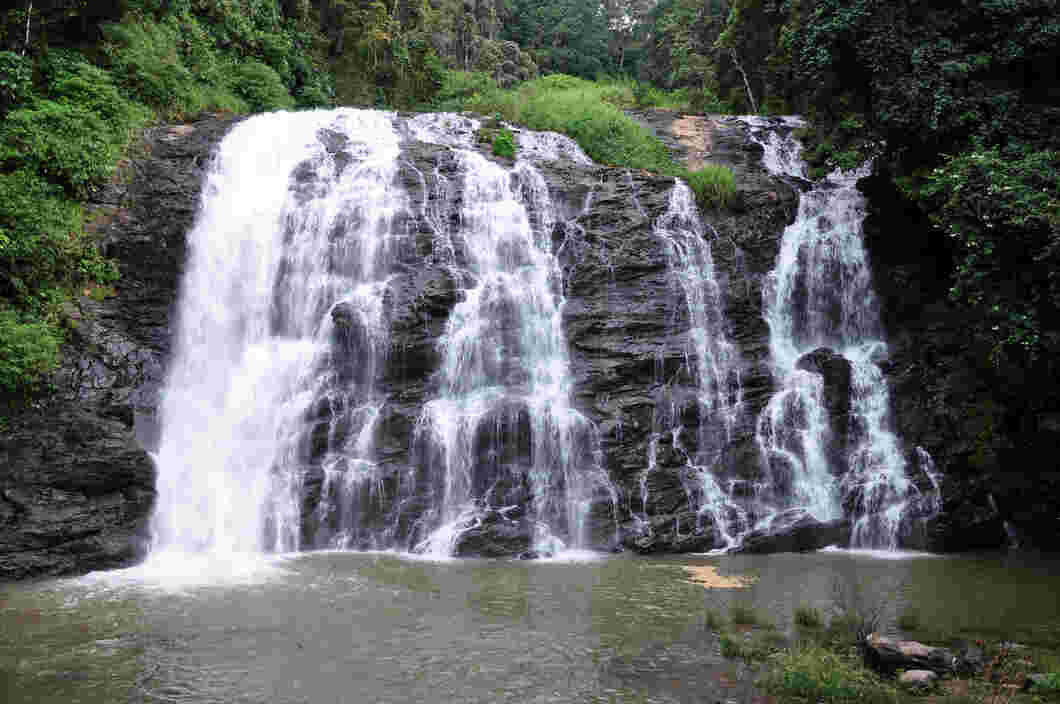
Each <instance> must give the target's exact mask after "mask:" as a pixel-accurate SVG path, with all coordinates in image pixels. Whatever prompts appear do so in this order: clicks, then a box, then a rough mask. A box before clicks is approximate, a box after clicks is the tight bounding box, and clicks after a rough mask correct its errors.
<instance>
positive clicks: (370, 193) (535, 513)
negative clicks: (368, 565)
mask: <svg viewBox="0 0 1060 704" xmlns="http://www.w3.org/2000/svg"><path fill="white" fill-rule="evenodd" d="M477 127H478V124H477V123H475V122H474V121H472V120H469V119H467V118H463V117H460V116H455V115H435V116H421V117H416V118H410V119H406V118H401V117H398V116H396V115H394V114H392V113H385V112H377V111H362V110H346V109H343V110H336V111H330V112H323V111H320V112H307V113H296V114H292V113H277V114H269V115H261V116H257V117H254V118H251V119H249V120H246V121H245V122H243V123H241V124H239V125H238V126H236V127H235V128H234V129H233V130H232V132H231V133H230V134H229V135H228V136H227V137H226V138H225V139H224V141H223V142H222V144H221V146H220V148H219V152H218V154H217V158H216V161H215V164H214V166H213V168H212V170H211V172H210V173H209V175H208V178H207V182H206V185H205V188H204V196H203V204H202V211H201V213H200V215H199V218H198V220H197V222H196V225H195V227H194V229H193V231H192V232H191V233H190V234H189V237H188V243H189V251H190V257H189V261H188V265H187V270H186V274H185V278H184V281H183V284H182V293H181V299H180V309H179V320H178V330H177V336H176V341H175V355H174V359H173V361H172V365H171V368H170V370H169V373H168V377H167V381H166V386H165V390H164V396H163V402H162V409H161V424H162V433H161V440H160V447H159V449H158V452H157V455H156V460H157V465H158V468H159V478H158V501H157V509H156V513H155V516H154V519H153V534H154V535H153V550H154V551H155V552H157V553H161V552H165V551H173V552H182V553H209V554H234V553H260V552H281V551H291V550H298V549H302V548H305V547H310V548H313V547H315V548H392V547H396V548H405V549H408V548H416V549H418V550H421V551H425V552H430V553H434V554H450V553H451V552H453V551H454V550H457V548H458V545H457V544H458V541H459V540H460V538H461V537H462V536H463V535H464V534H465V533H467V532H468V530H470V529H471V528H472V527H474V526H476V525H482V523H483V522H489V521H500V522H502V523H512V524H517V525H519V526H522V527H525V528H526V529H527V531H528V533H529V534H531V535H532V536H533V538H532V539H530V540H528V541H527V542H528V544H527V548H528V549H529V548H532V549H535V550H537V551H538V552H545V551H549V552H551V551H555V550H556V549H558V548H559V547H561V546H563V545H570V546H573V547H577V546H583V545H585V544H586V543H587V532H588V527H587V517H588V513H589V511H590V509H591V508H592V507H593V506H594V505H597V504H599V503H600V502H601V501H603V502H604V503H607V502H610V503H612V504H613V503H614V490H613V487H612V486H611V484H610V482H609V480H608V478H607V475H606V472H605V471H604V470H602V469H601V468H600V460H599V456H598V442H597V437H596V431H595V428H594V427H593V426H592V424H591V423H590V422H589V421H588V420H587V419H585V418H584V417H583V416H581V415H580V414H578V413H577V412H576V411H574V410H573V409H572V408H571V407H570V404H569V401H568V396H569V393H570V384H571V381H570V376H569V373H568V369H567V357H566V354H567V353H566V341H565V338H564V335H563V331H562V329H561V325H560V323H561V310H562V306H563V296H562V281H561V272H560V269H559V267H558V264H557V261H556V259H555V257H554V256H553V255H552V254H551V252H550V250H551V244H552V243H551V237H552V230H553V225H554V224H555V223H554V221H555V217H556V216H555V208H554V207H553V204H552V202H551V200H550V198H549V193H548V188H547V186H546V185H545V182H544V179H543V178H542V176H541V174H540V173H539V172H538V171H537V169H536V168H535V167H534V165H533V163H532V162H531V161H530V160H528V159H521V160H520V161H519V162H518V163H517V164H515V166H514V167H513V168H505V167H502V166H500V165H498V164H496V163H494V162H492V161H489V160H487V159H486V158H485V157H483V156H482V155H480V154H478V153H477V152H475V151H473V150H471V149H470V146H471V139H472V138H473V133H474V131H475V130H476V129H477ZM408 140H413V141H418V142H425V143H430V144H433V145H440V146H442V147H444V148H443V149H442V150H441V151H439V152H438V155H437V156H436V159H437V160H438V167H437V168H435V169H434V172H433V173H431V172H430V170H429V169H422V168H417V166H416V165H415V164H413V163H412V160H411V159H406V158H405V157H404V156H403V149H404V146H403V144H404V143H406V142H407V141H408ZM263 145H264V146H263ZM520 147H521V150H522V151H525V153H526V155H527V156H528V157H529V158H530V159H534V160H548V159H558V158H560V157H561V156H562V157H563V158H567V159H572V160H574V161H576V162H579V163H583V164H584V163H589V162H588V158H587V157H585V156H584V154H582V153H581V152H580V150H578V149H577V148H576V147H575V146H573V143H570V142H569V140H566V138H563V137H560V136H559V135H548V134H536V133H522V134H521V135H520ZM443 162H444V163H446V164H450V165H452V164H453V162H455V171H456V172H457V174H456V175H455V176H454V175H453V173H452V170H450V171H448V172H447V173H448V174H449V175H448V176H447V175H444V174H443V171H444V170H445V169H443V166H442V164H443ZM420 163H421V165H422V164H423V162H422V160H421V162H420ZM446 168H448V167H446ZM402 174H404V175H402ZM410 174H412V176H411V177H410ZM458 179H459V181H461V183H459V184H458V183H456V181H457V180H458ZM416 180H418V181H419V186H420V188H421V189H422V199H421V200H419V201H417V199H416V198H413V197H411V196H410V192H409V191H407V190H406V189H407V188H409V189H411V188H415V183H416ZM413 195H415V194H413ZM416 202H420V203H421V205H420V206H418V207H417V206H416V205H414V203H416ZM453 209H456V212H455V213H454V212H452V210H453ZM454 215H455V217H454ZM424 231H429V232H430V233H432V237H433V241H432V242H430V243H429V247H428V249H429V250H430V251H431V253H430V254H428V255H425V254H423V253H422V252H421V251H419V249H417V248H418V247H419V248H422V247H423V246H424V244H423V242H422V241H421V240H417V233H419V232H424ZM424 256H429V257H430V261H431V264H430V265H431V266H435V265H436V266H438V267H440V268H443V269H446V270H447V271H448V272H449V275H450V276H451V278H452V280H453V281H454V282H456V283H455V285H456V286H457V288H459V289H461V292H460V296H459V297H460V299H461V300H458V302H457V303H456V305H455V307H453V309H452V310H451V312H450V313H449V319H448V323H447V327H446V331H445V334H444V336H443V338H442V340H441V341H440V352H441V354H440V358H441V368H440V370H438V374H437V375H436V378H437V379H438V383H439V385H440V392H439V394H438V396H437V398H435V399H434V400H432V401H429V402H428V403H426V405H425V407H424V408H423V410H422V414H421V417H420V422H419V424H418V427H417V429H416V432H415V433H414V437H413V439H412V440H413V452H412V454H413V456H414V458H415V462H414V464H415V466H412V467H410V468H409V469H408V471H407V472H406V473H404V474H401V473H400V472H395V470H394V468H393V467H384V465H383V464H382V463H381V462H380V461H379V448H377V447H376V445H377V442H378V438H379V437H380V427H381V425H383V424H385V423H386V422H387V418H388V417H389V416H388V414H389V412H390V411H389V405H390V404H391V402H392V399H391V398H390V395H389V394H391V393H392V392H390V391H386V390H385V387H384V385H383V384H382V382H381V379H382V378H383V377H384V376H385V375H386V374H387V373H390V372H388V370H389V369H390V366H392V365H390V359H389V357H390V355H391V353H392V350H391V347H392V343H391V340H390V337H391V334H390V333H391V330H390V325H391V320H390V315H391V311H390V305H391V301H392V299H393V298H394V296H396V295H398V292H397V289H396V288H395V286H398V284H395V283H394V282H395V281H397V280H399V279H401V278H402V277H403V276H404V277H407V276H408V272H409V270H410V269H413V268H415V267H416V266H417V265H422V264H424V263H425V262H426V260H424V259H423V257H424ZM410 507H411V508H410ZM410 511H411V513H409V512H410ZM520 514H522V515H520Z"/></svg>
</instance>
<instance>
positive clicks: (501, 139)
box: [493, 127, 515, 159]
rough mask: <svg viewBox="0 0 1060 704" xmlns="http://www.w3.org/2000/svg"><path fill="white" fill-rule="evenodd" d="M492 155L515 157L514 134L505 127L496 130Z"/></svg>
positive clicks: (507, 157)
mask: <svg viewBox="0 0 1060 704" xmlns="http://www.w3.org/2000/svg"><path fill="white" fill-rule="evenodd" d="M493 154H494V156H499V157H503V158H505V159H514V158H515V135H514V134H512V131H511V130H510V129H508V128H506V127H502V128H501V129H499V130H497V136H496V137H494V138H493Z"/></svg>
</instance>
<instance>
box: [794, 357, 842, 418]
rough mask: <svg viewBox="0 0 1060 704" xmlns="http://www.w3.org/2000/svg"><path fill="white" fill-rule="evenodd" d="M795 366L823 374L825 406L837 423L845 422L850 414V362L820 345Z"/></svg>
mask: <svg viewBox="0 0 1060 704" xmlns="http://www.w3.org/2000/svg"><path fill="white" fill-rule="evenodd" d="M795 368H796V369H802V370H804V371H808V372H813V373H814V374H820V375H821V377H822V378H823V379H824V407H825V409H826V410H827V411H828V414H829V415H830V416H831V417H832V418H833V419H835V421H836V424H837V425H838V424H843V423H845V422H846V418H847V416H848V415H849V414H850V385H851V376H852V371H851V366H850V362H849V361H848V360H847V359H846V358H845V357H843V355H841V354H836V352H834V351H833V350H830V349H828V348H827V347H819V348H818V349H816V350H814V351H813V352H810V353H808V354H804V355H803V356H801V357H799V359H798V361H797V362H795Z"/></svg>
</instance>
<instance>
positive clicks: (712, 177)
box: [684, 164, 736, 208]
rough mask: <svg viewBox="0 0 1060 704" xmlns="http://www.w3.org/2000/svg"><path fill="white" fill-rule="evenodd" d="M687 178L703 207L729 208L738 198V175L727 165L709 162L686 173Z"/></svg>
mask: <svg viewBox="0 0 1060 704" xmlns="http://www.w3.org/2000/svg"><path fill="white" fill-rule="evenodd" d="M684 176H685V180H686V181H687V182H688V186H689V188H691V189H692V190H693V191H694V192H695V194H696V201H697V202H698V203H699V205H700V207H703V208H728V207H730V206H731V205H732V204H733V202H734V201H735V198H736V177H735V175H734V174H733V172H732V169H730V168H729V167H727V166H717V165H714V164H707V165H706V166H704V167H703V168H702V169H700V170H698V171H690V172H688V173H686V174H685V175H684Z"/></svg>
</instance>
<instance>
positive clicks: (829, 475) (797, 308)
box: [745, 118, 937, 549]
mask: <svg viewBox="0 0 1060 704" xmlns="http://www.w3.org/2000/svg"><path fill="white" fill-rule="evenodd" d="M745 122H746V124H748V126H749V127H750V128H751V130H752V136H753V138H754V139H755V140H756V141H758V142H759V143H760V144H761V145H762V146H763V147H764V149H765V155H764V159H763V162H764V164H765V165H766V167H767V168H768V169H769V170H770V171H771V172H772V173H774V174H777V175H780V176H786V177H795V178H799V179H804V178H805V174H806V169H805V165H804V164H803V163H802V162H801V160H800V159H799V156H798V155H799V151H800V149H801V145H800V144H799V143H798V142H797V140H795V139H794V138H793V137H792V136H791V135H790V131H791V128H793V127H796V126H798V125H799V124H800V122H799V121H798V120H797V119H795V118H785V119H784V120H782V121H781V123H780V124H779V125H777V124H775V123H770V122H766V121H763V120H760V119H758V118H746V119H745ZM777 127H780V128H783V129H782V130H778V129H776V128H777ZM864 175H866V174H865V172H864V170H858V171H853V172H840V171H836V172H834V173H832V174H830V175H829V176H828V177H827V178H825V179H823V180H822V181H821V182H819V183H817V184H815V185H814V187H813V188H812V189H810V190H809V191H808V192H806V193H803V194H802V196H801V198H800V200H799V211H798V214H797V216H796V219H795V222H794V223H793V224H792V225H790V226H789V227H788V228H787V229H785V231H784V235H783V238H782V240H781V248H780V253H779V255H778V258H777V264H776V268H775V269H774V270H773V271H772V272H771V273H770V274H769V277H768V280H767V281H766V284H765V286H764V290H763V297H764V308H765V317H766V320H767V322H768V324H769V330H770V353H771V358H772V363H773V367H774V375H775V378H776V379H777V380H778V382H779V386H780V391H779V392H777V393H776V394H775V395H774V396H773V398H772V399H771V400H770V402H769V404H768V406H767V407H766V408H765V409H764V411H763V412H762V414H761V415H760V417H759V420H758V428H757V440H758V444H759V448H760V450H761V453H762V456H763V458H764V460H765V465H766V469H765V473H766V477H767V482H766V485H767V486H768V487H769V489H768V490H769V491H770V492H771V493H772V494H773V496H774V501H775V502H776V504H777V508H778V509H790V508H799V509H803V510H805V511H806V512H807V513H809V515H811V516H812V517H813V518H815V519H817V520H819V521H829V520H833V519H836V518H839V517H840V516H842V515H844V514H845V515H849V516H850V517H851V518H852V520H853V532H852V537H851V545H852V546H855V547H878V548H890V549H894V548H896V547H898V539H899V533H900V528H901V523H902V519H903V516H905V515H906V514H907V512H908V511H909V509H910V507H911V506H912V505H913V503H914V499H917V498H919V497H920V496H921V493H922V492H921V490H920V489H919V488H918V487H917V485H916V484H915V483H914V482H913V481H911V480H910V478H909V476H908V468H907V461H906V459H905V457H904V456H903V453H902V450H901V447H900V443H899V441H898V438H897V437H896V436H895V434H894V432H893V431H892V430H891V429H890V423H889V417H888V416H889V413H890V411H889V408H890V400H889V395H888V389H887V384H886V380H885V379H884V378H883V373H882V371H881V370H880V367H879V364H878V363H879V362H880V361H881V360H882V359H884V358H885V357H886V354H887V347H886V344H885V343H884V341H883V337H884V336H883V327H882V325H881V323H880V318H879V306H878V303H877V300H876V295H875V291H874V290H873V287H872V281H871V277H870V271H869V267H868V263H867V258H866V253H865V248H864V244H863V242H862V236H861V223H862V220H863V219H864V216H865V210H864V198H863V197H862V196H861V194H860V193H859V192H858V190H857V187H856V184H857V180H858V179H859V178H861V177H863V176H864ZM826 376H827V377H828V381H829V383H830V384H832V385H833V388H832V389H828V388H826ZM844 384H845V385H846V386H847V387H848V388H847V389H844V388H843V385H844ZM836 385H838V389H837V388H835V387H836ZM924 471H925V472H926V471H927V470H924ZM928 476H929V478H931V483H932V485H933V487H934V489H933V490H934V491H935V492H936V493H937V485H936V483H935V481H934V478H932V477H930V475H928ZM919 503H923V502H919ZM929 503H930V502H929ZM768 520H769V519H768V518H767V519H765V521H763V523H765V522H767V521H768Z"/></svg>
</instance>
